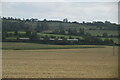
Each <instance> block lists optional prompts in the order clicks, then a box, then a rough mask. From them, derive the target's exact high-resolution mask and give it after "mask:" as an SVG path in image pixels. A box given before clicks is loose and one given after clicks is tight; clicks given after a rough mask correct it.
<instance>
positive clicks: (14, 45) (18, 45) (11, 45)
mask: <svg viewBox="0 0 120 80" xmlns="http://www.w3.org/2000/svg"><path fill="white" fill-rule="evenodd" d="M2 45H3V46H2V49H7V50H34V49H74V48H100V47H101V48H104V46H97V45H50V44H37V43H23V42H3V43H2Z"/></svg>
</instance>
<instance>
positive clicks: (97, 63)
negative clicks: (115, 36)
mask: <svg viewBox="0 0 120 80" xmlns="http://www.w3.org/2000/svg"><path fill="white" fill-rule="evenodd" d="M117 63H118V55H117V47H115V56H113V54H112V47H111V46H104V48H79V49H40V50H3V69H2V72H3V78H116V77H117V74H118V65H117Z"/></svg>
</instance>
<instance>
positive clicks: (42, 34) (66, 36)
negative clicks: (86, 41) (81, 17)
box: [38, 33, 83, 39]
mask: <svg viewBox="0 0 120 80" xmlns="http://www.w3.org/2000/svg"><path fill="white" fill-rule="evenodd" d="M38 35H39V36H45V35H47V36H56V37H65V38H69V35H59V34H45V33H38ZM71 37H72V38H80V39H83V37H81V36H71Z"/></svg>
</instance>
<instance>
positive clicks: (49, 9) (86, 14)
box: [2, 2, 118, 23]
mask: <svg viewBox="0 0 120 80" xmlns="http://www.w3.org/2000/svg"><path fill="white" fill-rule="evenodd" d="M117 4H118V3H117V2H3V3H2V16H6V17H8V16H9V17H17V18H37V19H40V20H43V19H48V20H62V19H64V18H68V20H69V21H78V22H82V21H87V22H91V21H106V20H107V21H111V22H115V23H117V22H118V5H117Z"/></svg>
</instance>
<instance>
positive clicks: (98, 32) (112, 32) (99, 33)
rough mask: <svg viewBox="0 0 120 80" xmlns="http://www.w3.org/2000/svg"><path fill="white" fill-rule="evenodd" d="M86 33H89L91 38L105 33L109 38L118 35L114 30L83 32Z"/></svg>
mask: <svg viewBox="0 0 120 80" xmlns="http://www.w3.org/2000/svg"><path fill="white" fill-rule="evenodd" d="M85 32H86V33H90V34H91V35H92V36H97V35H100V36H102V35H103V33H107V34H108V35H109V36H110V35H118V31H116V30H114V31H111V30H85Z"/></svg>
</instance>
